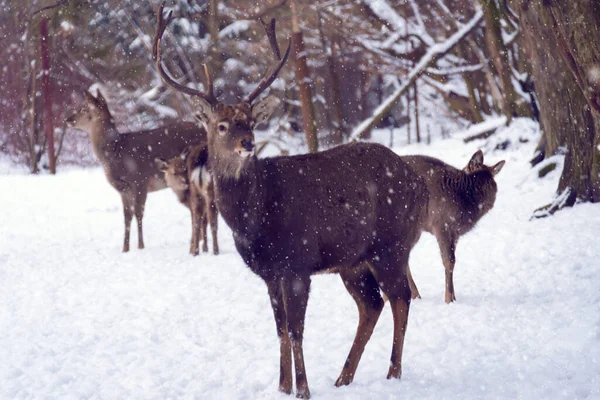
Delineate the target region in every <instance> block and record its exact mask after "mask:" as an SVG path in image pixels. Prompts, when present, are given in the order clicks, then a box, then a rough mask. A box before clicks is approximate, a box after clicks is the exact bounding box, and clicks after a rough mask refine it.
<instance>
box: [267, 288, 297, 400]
mask: <svg viewBox="0 0 600 400" xmlns="http://www.w3.org/2000/svg"><path fill="white" fill-rule="evenodd" d="M267 288H268V290H269V298H270V299H271V307H272V308H273V316H274V317H275V325H276V326H277V336H278V337H279V356H280V357H279V391H280V392H283V393H287V394H290V393H292V385H293V381H292V343H291V341H290V337H289V335H288V332H287V318H286V314H285V304H284V302H283V294H282V290H281V284H280V282H279V281H275V282H269V283H267Z"/></svg>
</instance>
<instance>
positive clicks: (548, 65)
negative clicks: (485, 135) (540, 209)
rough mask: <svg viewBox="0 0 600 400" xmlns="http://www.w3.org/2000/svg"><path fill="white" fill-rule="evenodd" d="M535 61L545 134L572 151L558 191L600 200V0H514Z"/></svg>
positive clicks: (546, 147) (550, 142)
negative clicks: (599, 0)
mask: <svg viewBox="0 0 600 400" xmlns="http://www.w3.org/2000/svg"><path fill="white" fill-rule="evenodd" d="M511 4H512V6H513V8H514V9H515V10H516V11H518V13H519V16H520V26H521V32H522V35H523V37H522V40H523V44H524V45H525V48H526V51H527V53H528V55H529V57H530V60H531V63H532V71H533V77H534V82H535V89H536V93H537V97H538V99H539V103H540V104H539V107H540V123H541V126H542V130H543V135H544V139H543V141H542V146H541V150H542V151H543V152H544V154H545V156H550V155H552V154H554V153H556V151H557V150H558V149H559V148H560V147H561V146H565V147H566V149H567V154H566V157H565V165H564V169H563V172H562V175H561V178H560V182H559V186H558V193H559V194H561V195H562V196H559V197H562V198H563V199H562V200H563V201H561V202H560V204H558V203H556V202H555V204H554V205H553V207H551V208H554V210H552V209H550V210H549V212H550V213H552V212H553V211H555V210H556V209H558V208H560V207H562V206H570V205H572V204H573V203H574V201H575V200H576V199H579V200H581V201H590V202H600V151H599V149H598V146H599V145H600V105H598V104H595V102H596V103H597V102H598V101H597V99H598V98H600V95H599V93H598V92H600V87H599V86H600V85H599V81H600V46H599V45H598V44H599V43H600V2H598V1H590V0H569V1H558V0H544V1H539V0H537V1H535V0H534V1H531V0H514V1H512V3H511Z"/></svg>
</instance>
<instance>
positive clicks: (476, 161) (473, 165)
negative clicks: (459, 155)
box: [463, 150, 505, 176]
mask: <svg viewBox="0 0 600 400" xmlns="http://www.w3.org/2000/svg"><path fill="white" fill-rule="evenodd" d="M504 163H505V161H504V160H502V161H500V162H498V163H496V164H495V165H493V166H491V167H489V166H487V165H485V164H484V163H483V152H482V151H481V150H477V151H476V152H475V154H473V156H472V157H471V160H469V163H468V164H467V166H466V167H464V168H463V171H464V172H466V173H467V174H473V173H475V172H478V171H488V172H489V173H490V174H492V176H496V175H497V174H498V173H499V172H500V170H501V169H502V167H504Z"/></svg>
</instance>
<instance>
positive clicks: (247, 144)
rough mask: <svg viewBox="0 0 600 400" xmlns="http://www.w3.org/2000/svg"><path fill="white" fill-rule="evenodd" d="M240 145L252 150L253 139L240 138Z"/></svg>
mask: <svg viewBox="0 0 600 400" xmlns="http://www.w3.org/2000/svg"><path fill="white" fill-rule="evenodd" d="M242 147H243V148H244V150H246V151H252V150H254V141H253V140H252V139H242Z"/></svg>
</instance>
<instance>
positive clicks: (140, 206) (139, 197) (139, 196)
mask: <svg viewBox="0 0 600 400" xmlns="http://www.w3.org/2000/svg"><path fill="white" fill-rule="evenodd" d="M147 196H148V192H147V189H146V187H144V188H138V190H137V193H136V195H135V219H136V221H137V227H138V249H143V248H144V232H143V229H142V220H143V219H144V209H145V208H146V197H147Z"/></svg>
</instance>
